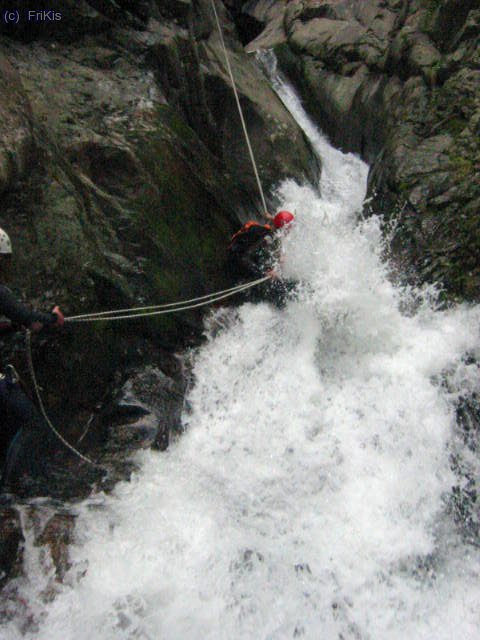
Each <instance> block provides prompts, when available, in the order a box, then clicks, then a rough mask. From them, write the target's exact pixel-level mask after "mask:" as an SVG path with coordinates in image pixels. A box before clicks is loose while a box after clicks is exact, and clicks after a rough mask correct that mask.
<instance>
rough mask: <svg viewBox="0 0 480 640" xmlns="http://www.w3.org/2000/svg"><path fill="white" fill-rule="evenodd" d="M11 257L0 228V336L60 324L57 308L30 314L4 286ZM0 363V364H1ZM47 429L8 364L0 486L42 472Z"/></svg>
mask: <svg viewBox="0 0 480 640" xmlns="http://www.w3.org/2000/svg"><path fill="white" fill-rule="evenodd" d="M11 258H12V244H11V242H10V238H9V237H8V235H7V233H6V232H5V231H4V230H3V229H0V337H1V335H2V334H5V333H9V332H12V331H16V330H18V329H20V328H22V327H23V328H28V329H30V330H32V331H40V330H41V329H42V328H43V327H45V326H55V327H59V326H62V325H63V315H62V312H61V311H60V309H59V308H58V307H55V308H54V309H53V311H52V312H51V313H41V312H38V311H31V310H30V309H28V308H27V307H26V306H25V305H23V304H22V303H20V302H18V300H17V299H16V298H15V296H14V295H13V293H12V292H11V291H10V289H8V287H6V286H5V284H4V282H5V280H6V279H7V278H8V271H9V268H10V263H11ZM2 364H3V363H2ZM47 439H48V430H47V427H46V425H45V423H44V420H43V418H42V417H41V416H40V414H39V413H38V411H37V409H36V407H35V405H34V404H33V403H32V401H31V400H30V398H29V397H28V396H27V394H26V393H25V392H24V391H23V389H22V387H21V385H20V383H19V381H18V379H17V376H16V374H15V370H14V369H13V367H11V366H10V365H9V366H7V367H2V370H0V472H1V479H0V486H1V487H2V488H4V489H7V488H9V486H10V485H11V484H12V483H15V482H16V480H17V479H18V478H19V477H20V476H22V475H24V474H29V475H35V474H37V473H38V472H39V471H41V468H42V465H41V459H40V458H41V456H40V452H41V448H42V444H43V443H45V441H46V440H47Z"/></svg>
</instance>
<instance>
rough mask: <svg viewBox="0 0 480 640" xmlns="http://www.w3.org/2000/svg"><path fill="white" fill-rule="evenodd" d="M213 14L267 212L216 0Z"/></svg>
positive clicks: (265, 209)
mask: <svg viewBox="0 0 480 640" xmlns="http://www.w3.org/2000/svg"><path fill="white" fill-rule="evenodd" d="M211 3H212V9H213V13H214V14H215V21H216V23H217V28H218V33H219V35H220V41H221V43H222V47H223V53H224V55H225V62H226V64H227V69H228V73H229V75H230V81H231V83H232V87H233V93H234V94H235V100H236V102H237V107H238V113H239V114H240V120H241V121H242V127H243V133H244V134H245V140H246V141H247V147H248V152H249V154H250V159H251V161H252V165H253V171H254V173H255V177H256V179H257V184H258V190H259V192H260V198H261V199H262V205H263V211H264V212H265V211H267V204H266V202H265V196H264V195H263V189H262V183H261V181H260V176H259V174H258V169H257V163H256V162H255V156H254V155H253V149H252V145H251V143H250V137H249V135H248V130H247V125H246V123H245V118H244V117H243V111H242V106H241V104H240V99H239V97H238V92H237V86H236V84H235V79H234V77H233V72H232V67H231V65H230V59H229V57H228V52H227V47H226V46H225V40H224V39H223V31H222V26H221V24H220V19H219V17H218V13H217V8H216V6H215V0H211Z"/></svg>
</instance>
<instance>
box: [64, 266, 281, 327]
mask: <svg viewBox="0 0 480 640" xmlns="http://www.w3.org/2000/svg"><path fill="white" fill-rule="evenodd" d="M268 278H269V276H265V277H263V278H259V279H258V280H253V281H252V282H248V283H244V284H237V285H236V286H235V287H231V288H230V289H223V290H222V291H216V292H214V293H207V294H206V295H204V296H198V297H196V298H191V299H190V300H181V301H179V302H169V303H168V304H157V305H150V306H146V307H129V308H126V309H114V310H111V311H97V312H94V313H83V314H80V315H76V316H68V318H65V322H79V321H80V320H84V319H87V318H88V319H90V318H101V317H102V316H112V315H115V314H119V313H131V314H134V313H136V312H140V311H157V310H159V309H173V310H172V311H171V313H173V311H175V309H174V308H175V307H183V306H184V305H187V304H190V303H191V302H198V301H200V300H205V301H206V302H205V304H208V300H209V299H210V298H214V297H216V296H219V295H221V294H224V293H225V294H230V295H234V294H235V293H238V292H240V291H243V290H245V289H247V288H250V287H254V286H256V285H257V284H261V283H262V282H265V281H266V280H268Z"/></svg>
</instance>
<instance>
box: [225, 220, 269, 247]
mask: <svg viewBox="0 0 480 640" xmlns="http://www.w3.org/2000/svg"><path fill="white" fill-rule="evenodd" d="M261 229H263V230H264V232H263V233H264V235H265V231H267V232H271V231H272V227H271V226H270V225H269V224H260V223H259V222H255V221H254V220H249V221H248V222H246V223H245V224H244V225H243V227H242V228H241V229H239V230H238V231H237V232H236V233H234V234H233V236H232V237H231V239H230V244H229V245H228V248H229V249H231V248H232V246H233V245H234V243H235V242H236V241H237V239H238V238H239V237H240V236H241V235H242V234H244V233H247V232H248V231H249V230H250V231H251V233H257V234H260V233H262V232H261V231H260V230H261ZM252 237H253V236H252Z"/></svg>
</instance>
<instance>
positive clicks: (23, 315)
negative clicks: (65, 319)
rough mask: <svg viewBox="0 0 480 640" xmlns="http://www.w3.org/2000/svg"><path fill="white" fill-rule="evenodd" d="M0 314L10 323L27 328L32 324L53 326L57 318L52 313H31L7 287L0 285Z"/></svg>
mask: <svg viewBox="0 0 480 640" xmlns="http://www.w3.org/2000/svg"><path fill="white" fill-rule="evenodd" d="M0 314H1V315H4V316H6V317H7V318H9V319H10V320H11V321H12V322H15V323H17V324H22V325H24V326H26V327H29V326H30V325H31V324H33V323H34V322H41V323H42V324H45V325H51V324H55V323H56V321H57V317H56V315H55V314H54V313H41V312H39V311H31V310H30V309H29V308H28V307H26V306H25V305H24V304H22V303H21V302H18V300H17V299H16V298H15V296H14V295H13V293H12V292H11V291H10V289H9V288H8V287H5V286H4V285H0Z"/></svg>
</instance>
